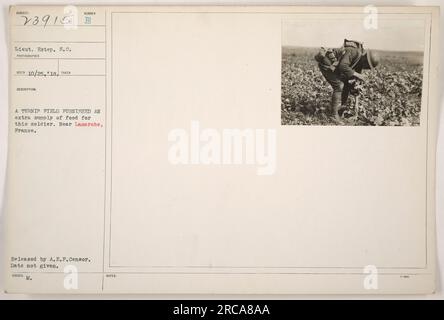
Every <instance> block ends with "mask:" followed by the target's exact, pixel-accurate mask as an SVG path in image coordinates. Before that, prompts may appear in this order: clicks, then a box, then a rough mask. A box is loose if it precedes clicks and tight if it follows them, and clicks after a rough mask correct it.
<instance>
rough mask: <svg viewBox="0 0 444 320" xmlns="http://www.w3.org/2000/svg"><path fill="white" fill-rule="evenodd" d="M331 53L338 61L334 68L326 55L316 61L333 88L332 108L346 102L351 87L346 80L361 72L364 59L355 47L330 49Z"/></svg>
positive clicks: (343, 104)
mask: <svg viewBox="0 0 444 320" xmlns="http://www.w3.org/2000/svg"><path fill="white" fill-rule="evenodd" d="M332 53H333V54H334V56H335V57H336V59H337V61H338V63H337V65H336V66H334V68H332V63H331V61H330V59H329V58H328V57H324V58H322V59H321V61H319V60H318V61H319V69H320V70H321V73H322V75H323V76H324V77H325V79H326V80H327V82H328V83H329V84H330V85H331V86H332V88H333V95H332V102H331V104H332V108H334V107H336V106H339V105H342V106H345V105H346V104H347V100H348V96H349V94H350V88H351V86H350V84H349V82H348V81H349V80H350V79H352V78H353V75H354V74H355V72H358V73H361V72H362V69H363V64H364V62H365V59H362V57H363V55H362V53H361V52H360V49H359V48H355V47H345V48H339V49H332ZM333 112H334V110H333Z"/></svg>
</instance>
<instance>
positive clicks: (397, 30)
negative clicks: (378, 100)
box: [282, 18, 425, 51]
mask: <svg viewBox="0 0 444 320" xmlns="http://www.w3.org/2000/svg"><path fill="white" fill-rule="evenodd" d="M424 35H425V23H424V20H419V19H418V20H414V19H390V20H389V19H381V18H380V19H379V20H378V28H377V29H376V30H374V29H371V30H365V29H364V25H363V21H362V19H350V18H348V19H328V20H327V19H317V20H316V19H310V20H306V19H304V20H296V19H287V20H284V21H283V25H282V43H283V45H284V46H299V47H340V46H341V45H342V43H343V41H344V38H346V39H351V40H358V41H362V42H364V46H365V47H366V48H369V49H380V50H391V51H423V50H424Z"/></svg>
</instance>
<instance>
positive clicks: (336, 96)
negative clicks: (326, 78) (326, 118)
mask: <svg viewBox="0 0 444 320" xmlns="http://www.w3.org/2000/svg"><path fill="white" fill-rule="evenodd" d="M341 95H342V93H341V92H340V91H334V92H333V95H332V97H331V113H332V116H333V118H334V119H335V120H336V121H337V122H342V120H341V117H340V116H339V113H338V111H339V108H340V107H341Z"/></svg>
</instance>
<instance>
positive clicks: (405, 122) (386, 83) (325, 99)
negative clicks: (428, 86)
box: [281, 47, 423, 126]
mask: <svg viewBox="0 0 444 320" xmlns="http://www.w3.org/2000/svg"><path fill="white" fill-rule="evenodd" d="M317 51H318V49H316V48H297V47H284V48H283V49H282V71H281V72H282V78H281V79H282V80H281V81H282V82H281V123H282V124H283V125H338V124H341V125H357V126H417V125H419V122H420V114H421V93H422V75H423V63H422V62H423V54H422V52H388V51H379V52H378V53H379V55H380V57H381V62H380V65H379V66H378V67H377V69H378V70H365V71H364V74H365V75H366V76H367V77H368V78H367V81H366V82H365V83H364V84H362V85H360V92H361V93H360V94H359V99H358V103H357V104H356V103H355V102H356V100H355V99H356V97H355V96H352V95H350V97H349V101H348V104H347V105H348V107H347V108H346V109H345V110H344V111H343V112H342V113H341V122H340V123H338V122H337V121H335V120H334V119H333V118H332V117H331V116H330V115H329V113H328V106H329V104H330V99H331V93H332V88H331V86H330V85H329V84H328V82H327V81H326V80H325V79H324V77H323V76H322V74H321V72H320V71H319V69H318V65H317V62H316V61H315V60H314V58H313V57H314V55H315V54H316V53H317Z"/></svg>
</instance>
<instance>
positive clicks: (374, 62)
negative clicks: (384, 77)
mask: <svg viewBox="0 0 444 320" xmlns="http://www.w3.org/2000/svg"><path fill="white" fill-rule="evenodd" d="M366 56H367V63H368V66H369V67H370V69H373V68H376V67H377V66H378V64H379V60H380V59H379V55H378V54H377V53H376V52H374V51H371V50H367V53H366Z"/></svg>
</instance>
